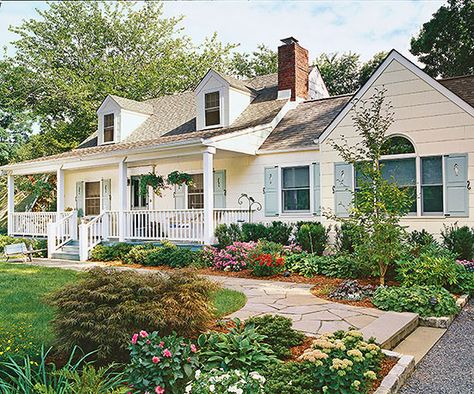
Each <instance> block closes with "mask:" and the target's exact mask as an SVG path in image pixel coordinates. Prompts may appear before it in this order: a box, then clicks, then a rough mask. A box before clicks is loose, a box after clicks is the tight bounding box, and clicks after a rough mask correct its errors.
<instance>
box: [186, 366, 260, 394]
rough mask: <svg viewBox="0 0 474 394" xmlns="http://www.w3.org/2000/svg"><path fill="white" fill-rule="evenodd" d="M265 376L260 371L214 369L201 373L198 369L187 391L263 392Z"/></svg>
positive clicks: (197, 393)
mask: <svg viewBox="0 0 474 394" xmlns="http://www.w3.org/2000/svg"><path fill="white" fill-rule="evenodd" d="M264 383H265V378H264V377H263V376H261V375H260V374H259V373H258V372H255V371H252V372H250V373H249V372H247V371H239V370H238V369H234V370H232V371H224V370H223V369H214V370H212V371H210V372H204V373H201V371H196V375H195V379H194V380H193V381H192V382H191V383H189V385H188V386H186V391H185V392H186V393H190V394H193V393H195V394H228V393H240V394H263V393H264V391H263V387H264Z"/></svg>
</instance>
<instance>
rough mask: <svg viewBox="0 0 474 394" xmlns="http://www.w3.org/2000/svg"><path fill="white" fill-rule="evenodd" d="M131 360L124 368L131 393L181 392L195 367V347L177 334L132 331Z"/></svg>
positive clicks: (196, 360) (196, 362)
mask: <svg viewBox="0 0 474 394" xmlns="http://www.w3.org/2000/svg"><path fill="white" fill-rule="evenodd" d="M129 349H130V363H129V364H128V366H127V369H126V372H125V373H126V376H127V382H128V383H129V385H130V387H133V391H132V392H134V393H144V392H149V393H152V392H158V391H155V389H156V388H157V387H160V388H161V389H164V391H163V392H165V391H166V392H167V393H176V394H182V393H183V392H184V387H185V385H186V383H187V382H188V381H189V380H190V379H192V377H193V375H194V373H193V372H194V369H197V367H198V357H197V355H196V352H197V348H196V345H195V344H193V343H192V342H191V341H189V340H188V339H185V338H182V337H179V336H177V335H176V333H173V334H171V335H169V336H165V337H161V336H160V334H159V333H158V332H156V331H154V332H152V333H151V334H148V333H147V332H146V331H143V330H142V331H140V333H139V334H134V335H133V337H132V344H131V345H130V347H129Z"/></svg>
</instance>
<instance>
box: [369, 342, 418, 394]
mask: <svg viewBox="0 0 474 394" xmlns="http://www.w3.org/2000/svg"><path fill="white" fill-rule="evenodd" d="M382 352H383V354H385V355H386V356H387V357H395V358H397V359H398V361H397V363H396V364H395V365H394V366H393V367H392V369H391V370H390V372H389V373H388V374H387V375H386V376H385V377H384V378H383V379H382V382H380V385H379V387H378V388H377V390H375V392H374V394H396V393H398V390H400V388H401V387H402V386H403V384H405V382H406V381H407V379H408V378H409V376H410V375H411V373H412V372H413V371H414V370H415V357H413V356H406V355H404V354H400V353H397V352H392V351H391V350H385V349H383V350H382Z"/></svg>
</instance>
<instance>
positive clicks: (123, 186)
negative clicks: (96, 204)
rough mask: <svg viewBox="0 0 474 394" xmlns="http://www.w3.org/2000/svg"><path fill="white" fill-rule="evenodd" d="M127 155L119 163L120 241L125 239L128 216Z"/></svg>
mask: <svg viewBox="0 0 474 394" xmlns="http://www.w3.org/2000/svg"><path fill="white" fill-rule="evenodd" d="M125 160H126V157H125V158H124V159H123V160H122V161H120V163H119V173H118V184H119V190H118V200H119V207H118V217H119V218H118V219H119V241H120V242H123V241H125V231H126V228H127V227H126V217H125V211H126V210H127V163H126V162H125Z"/></svg>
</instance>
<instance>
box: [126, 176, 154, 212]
mask: <svg viewBox="0 0 474 394" xmlns="http://www.w3.org/2000/svg"><path fill="white" fill-rule="evenodd" d="M142 176H143V175H132V176H130V210H135V211H141V210H148V208H149V206H150V201H149V198H150V195H149V194H150V192H149V190H148V188H147V193H146V196H145V197H144V198H145V206H142V207H134V206H133V199H134V195H133V194H134V192H135V187H134V186H133V181H134V180H136V179H138V182H140V178H141V177H142ZM138 188H139V189H140V183H138Z"/></svg>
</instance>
